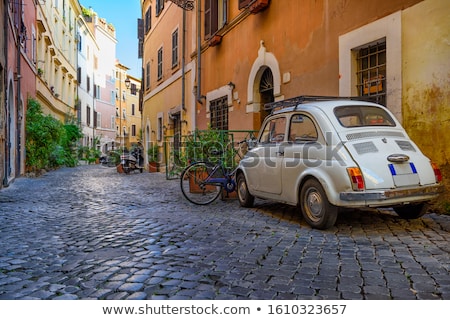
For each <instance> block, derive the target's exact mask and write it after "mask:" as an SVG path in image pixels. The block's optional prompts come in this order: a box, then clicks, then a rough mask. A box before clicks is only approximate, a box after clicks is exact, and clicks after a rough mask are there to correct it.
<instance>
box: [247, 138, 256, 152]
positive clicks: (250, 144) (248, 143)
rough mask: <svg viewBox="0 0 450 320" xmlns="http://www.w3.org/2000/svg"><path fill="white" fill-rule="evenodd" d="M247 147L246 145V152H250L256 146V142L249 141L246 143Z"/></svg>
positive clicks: (254, 140)
mask: <svg viewBox="0 0 450 320" xmlns="http://www.w3.org/2000/svg"><path fill="white" fill-rule="evenodd" d="M247 145H248V150H251V149H253V148H254V147H256V146H257V145H258V140H256V139H250V140H248V141H247Z"/></svg>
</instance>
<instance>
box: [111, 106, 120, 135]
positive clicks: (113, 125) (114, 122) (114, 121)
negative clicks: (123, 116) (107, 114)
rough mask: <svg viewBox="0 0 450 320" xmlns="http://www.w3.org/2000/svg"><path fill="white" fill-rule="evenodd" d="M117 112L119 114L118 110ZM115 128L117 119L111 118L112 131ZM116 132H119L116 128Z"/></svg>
mask: <svg viewBox="0 0 450 320" xmlns="http://www.w3.org/2000/svg"><path fill="white" fill-rule="evenodd" d="M116 112H117V110H116ZM115 126H116V117H114V116H111V129H114V127H115ZM116 131H118V130H117V128H116Z"/></svg>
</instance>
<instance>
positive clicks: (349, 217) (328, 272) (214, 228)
mask: <svg viewBox="0 0 450 320" xmlns="http://www.w3.org/2000/svg"><path fill="white" fill-rule="evenodd" d="M449 240H450V217H449V216H443V215H436V214H428V215H426V216H425V217H423V218H421V219H418V220H413V221H407V220H401V219H399V218H397V217H396V216H395V215H394V214H393V213H392V212H390V211H388V210H387V211H384V212H378V211H357V212H346V213H343V214H341V215H340V217H339V218H338V221H337V224H336V226H335V227H334V228H332V229H330V230H327V231H319V230H314V229H311V228H310V227H309V226H308V225H307V224H306V223H305V222H304V221H303V220H302V219H301V218H300V217H299V215H298V214H297V212H296V210H295V208H292V207H288V206H283V205H280V204H275V203H270V202H264V201H257V202H256V207H255V208H252V209H244V208H240V207H239V204H238V202H237V200H231V199H228V200H224V201H222V200H217V201H216V202H215V203H213V204H211V205H208V206H196V205H193V204H190V203H189V202H187V201H186V200H185V199H184V198H183V197H182V195H181V192H180V191H179V181H178V180H166V178H165V175H164V174H161V173H134V174H130V175H124V174H119V173H117V172H116V170H115V168H106V167H102V166H100V165H95V166H94V165H93V166H80V167H77V168H64V169H60V170H57V171H53V172H50V173H47V174H45V175H44V176H41V177H39V178H34V179H31V178H19V179H17V180H16V181H15V182H14V183H13V184H12V185H11V186H10V187H8V188H5V189H3V190H1V191H0V299H225V300H227V299H450V277H449V266H450V255H449V250H450V247H449V245H448V241H449Z"/></svg>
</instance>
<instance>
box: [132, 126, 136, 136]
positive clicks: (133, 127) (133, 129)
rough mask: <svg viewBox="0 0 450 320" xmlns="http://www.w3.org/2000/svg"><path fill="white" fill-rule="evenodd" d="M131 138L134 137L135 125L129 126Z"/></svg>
mask: <svg viewBox="0 0 450 320" xmlns="http://www.w3.org/2000/svg"><path fill="white" fill-rule="evenodd" d="M131 136H132V137H136V125H135V124H132V125H131Z"/></svg>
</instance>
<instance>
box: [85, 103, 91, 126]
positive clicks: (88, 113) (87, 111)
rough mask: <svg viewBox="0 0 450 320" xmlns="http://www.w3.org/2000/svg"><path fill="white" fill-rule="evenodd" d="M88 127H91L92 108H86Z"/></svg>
mask: <svg viewBox="0 0 450 320" xmlns="http://www.w3.org/2000/svg"><path fill="white" fill-rule="evenodd" d="M86 125H87V126H88V127H89V126H90V125H91V108H90V107H89V106H86Z"/></svg>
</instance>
